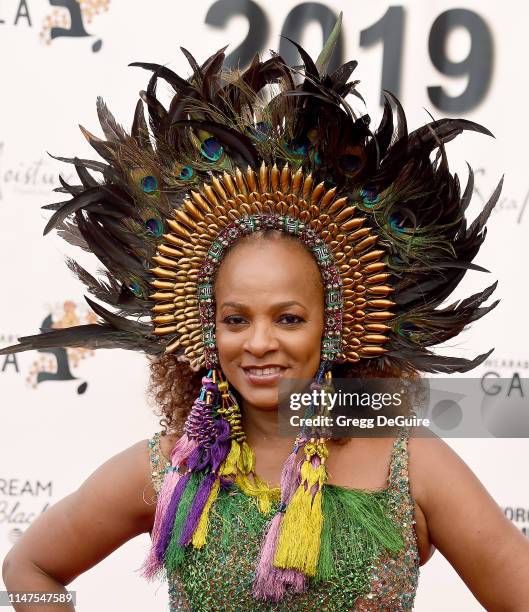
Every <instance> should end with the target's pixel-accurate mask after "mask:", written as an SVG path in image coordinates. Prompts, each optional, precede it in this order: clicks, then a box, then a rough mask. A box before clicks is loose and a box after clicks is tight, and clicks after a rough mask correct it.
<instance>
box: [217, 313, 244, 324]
mask: <svg viewBox="0 0 529 612" xmlns="http://www.w3.org/2000/svg"><path fill="white" fill-rule="evenodd" d="M222 322H223V323H226V325H242V324H243V323H246V319H245V318H244V317H241V316H239V315H230V316H228V317H224V319H222Z"/></svg>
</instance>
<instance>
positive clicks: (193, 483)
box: [165, 472, 204, 573]
mask: <svg viewBox="0 0 529 612" xmlns="http://www.w3.org/2000/svg"><path fill="white" fill-rule="evenodd" d="M203 478H204V475H203V474H198V473H196V472H193V473H192V474H191V476H190V478H189V482H188V483H187V485H186V488H185V489H184V492H183V493H182V497H181V499H180V503H179V504H178V508H177V510H176V516H175V519H174V523H173V530H172V532H171V540H170V542H169V546H168V547H167V551H166V553H165V567H166V569H167V573H170V572H174V570H175V569H176V568H177V567H178V566H179V565H180V563H182V561H183V560H184V555H185V548H184V547H183V546H179V545H178V540H179V539H180V534H181V533H182V528H183V526H184V522H185V520H186V518H187V515H188V514H189V509H190V508H191V504H192V503H193V499H194V498H195V495H196V492H197V491H198V487H199V485H200V483H201V481H202V479H203Z"/></svg>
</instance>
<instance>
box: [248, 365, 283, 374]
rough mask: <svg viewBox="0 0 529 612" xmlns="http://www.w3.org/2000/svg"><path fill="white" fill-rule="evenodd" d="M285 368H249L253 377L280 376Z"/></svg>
mask: <svg viewBox="0 0 529 612" xmlns="http://www.w3.org/2000/svg"><path fill="white" fill-rule="evenodd" d="M282 369H283V368H279V367H276V368H249V369H248V372H249V373H250V374H251V375H252V376H270V374H279V372H281V370H282Z"/></svg>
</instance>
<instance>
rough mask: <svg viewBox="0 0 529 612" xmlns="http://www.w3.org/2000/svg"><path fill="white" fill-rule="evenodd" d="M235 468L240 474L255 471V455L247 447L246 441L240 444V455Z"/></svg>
mask: <svg viewBox="0 0 529 612" xmlns="http://www.w3.org/2000/svg"><path fill="white" fill-rule="evenodd" d="M237 467H238V468H239V472H241V473H242V474H250V473H251V472H253V471H254V469H255V453H254V452H253V450H252V449H251V448H250V447H249V446H248V443H247V442H246V440H244V441H243V443H242V444H241V454H240V457H239V459H238V462H237Z"/></svg>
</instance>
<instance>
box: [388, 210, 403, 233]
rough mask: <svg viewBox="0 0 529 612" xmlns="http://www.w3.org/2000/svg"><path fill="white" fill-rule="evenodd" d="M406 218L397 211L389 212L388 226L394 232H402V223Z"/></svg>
mask: <svg viewBox="0 0 529 612" xmlns="http://www.w3.org/2000/svg"><path fill="white" fill-rule="evenodd" d="M405 221H406V218H405V217H404V215H402V213H400V212H399V211H396V212H393V213H391V215H390V216H389V226H390V227H391V229H392V230H393V231H395V232H403V231H405V228H404V227H403V226H404V223H405Z"/></svg>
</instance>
